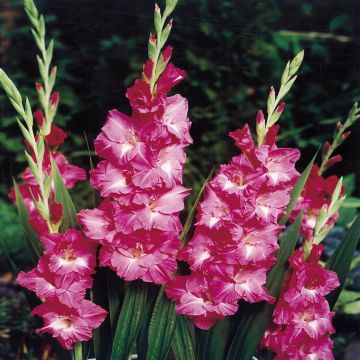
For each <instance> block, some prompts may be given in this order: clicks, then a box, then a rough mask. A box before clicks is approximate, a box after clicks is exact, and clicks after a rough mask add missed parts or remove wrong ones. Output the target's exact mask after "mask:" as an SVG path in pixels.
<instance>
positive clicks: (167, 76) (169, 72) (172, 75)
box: [157, 49, 186, 94]
mask: <svg viewBox="0 0 360 360" xmlns="http://www.w3.org/2000/svg"><path fill="white" fill-rule="evenodd" d="M165 50H166V49H165ZM164 53H165V56H166V57H167V56H168V54H167V52H166V51H164ZM185 77H186V73H185V71H183V70H180V69H179V68H177V67H176V66H175V65H173V64H171V63H170V64H168V65H167V67H166V69H165V71H164V72H163V73H162V75H161V76H160V78H159V80H158V83H157V91H158V93H160V94H162V93H167V92H168V91H170V90H171V89H172V88H173V87H174V86H176V85H177V84H178V83H179V82H180V81H182V80H184V79H185Z"/></svg>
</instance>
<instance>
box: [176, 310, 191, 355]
mask: <svg viewBox="0 0 360 360" xmlns="http://www.w3.org/2000/svg"><path fill="white" fill-rule="evenodd" d="M171 347H172V349H173V352H174V356H175V359H176V360H195V357H196V356H195V342H194V338H193V336H192V334H191V331H190V327H189V322H188V320H187V318H186V317H185V316H184V315H179V314H178V315H177V319H176V326H175V332H174V336H173V339H172V342H171Z"/></svg>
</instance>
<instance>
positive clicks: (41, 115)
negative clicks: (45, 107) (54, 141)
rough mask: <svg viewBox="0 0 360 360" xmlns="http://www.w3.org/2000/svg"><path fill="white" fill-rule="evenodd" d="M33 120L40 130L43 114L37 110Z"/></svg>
mask: <svg viewBox="0 0 360 360" xmlns="http://www.w3.org/2000/svg"><path fill="white" fill-rule="evenodd" d="M34 118H35V121H36V123H37V125H38V127H39V128H42V127H43V125H44V122H45V118H44V114H43V112H42V111H41V110H40V109H38V110H36V111H35V112H34Z"/></svg>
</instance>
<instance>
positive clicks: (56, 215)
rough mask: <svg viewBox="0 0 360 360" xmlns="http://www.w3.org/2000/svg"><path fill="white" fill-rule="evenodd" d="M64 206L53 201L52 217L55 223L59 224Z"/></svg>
mask: <svg viewBox="0 0 360 360" xmlns="http://www.w3.org/2000/svg"><path fill="white" fill-rule="evenodd" d="M62 212H63V209H62V206H61V204H58V203H56V202H53V203H52V204H51V207H50V218H51V222H52V223H53V224H58V223H60V221H61V218H62Z"/></svg>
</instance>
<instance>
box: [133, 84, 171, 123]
mask: <svg viewBox="0 0 360 360" xmlns="http://www.w3.org/2000/svg"><path fill="white" fill-rule="evenodd" d="M126 97H127V98H128V99H129V101H130V104H131V106H132V108H133V112H134V115H135V117H139V118H143V119H149V118H151V117H153V116H156V117H157V118H160V117H161V116H162V114H163V113H164V110H165V106H166V105H165V102H166V96H165V95H164V94H162V95H160V96H158V97H155V98H153V97H152V94H151V91H150V85H149V83H147V82H146V81H144V80H139V79H138V80H135V84H134V85H133V86H132V87H130V88H128V90H127V92H126Z"/></svg>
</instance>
